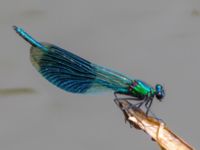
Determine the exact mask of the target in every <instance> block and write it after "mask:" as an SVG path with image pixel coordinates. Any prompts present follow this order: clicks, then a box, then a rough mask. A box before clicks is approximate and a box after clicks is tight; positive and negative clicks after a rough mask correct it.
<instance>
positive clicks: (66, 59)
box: [31, 43, 132, 93]
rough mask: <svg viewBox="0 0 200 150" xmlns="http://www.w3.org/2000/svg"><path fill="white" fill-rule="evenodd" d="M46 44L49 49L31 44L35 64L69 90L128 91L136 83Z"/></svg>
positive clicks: (44, 44) (50, 79) (56, 82)
mask: <svg viewBox="0 0 200 150" xmlns="http://www.w3.org/2000/svg"><path fill="white" fill-rule="evenodd" d="M42 45H43V46H44V47H46V48H47V49H48V50H47V51H46V50H43V49H41V48H38V47H35V46H32V47H31V61H32V64H33V65H34V66H35V68H36V69H37V70H38V71H39V72H40V73H41V74H42V75H43V76H44V77H45V78H46V79H47V80H48V81H49V82H51V83H53V84H54V85H56V86H57V87H59V88H61V89H63V90H65V91H69V92H73V93H93V92H99V91H105V90H106V89H111V90H113V91H126V90H127V89H128V86H129V85H130V84H131V83H132V80H131V79H129V78H128V77H126V76H124V75H122V74H120V73H117V72H115V71H112V70H110V69H107V68H104V67H101V66H98V65H95V64H93V63H91V62H89V61H87V60H85V59H83V58H81V57H79V56H77V55H75V54H73V53H71V52H69V51H66V50H64V49H62V48H59V47H57V46H55V45H52V44H47V43H42Z"/></svg>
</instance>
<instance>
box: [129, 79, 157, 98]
mask: <svg viewBox="0 0 200 150" xmlns="http://www.w3.org/2000/svg"><path fill="white" fill-rule="evenodd" d="M129 92H130V94H131V95H133V96H136V97H152V96H154V95H155V93H156V91H155V90H154V88H152V87H151V86H149V85H148V84H146V83H144V82H143V81H140V80H134V81H133V84H132V85H131V86H130V87H129Z"/></svg>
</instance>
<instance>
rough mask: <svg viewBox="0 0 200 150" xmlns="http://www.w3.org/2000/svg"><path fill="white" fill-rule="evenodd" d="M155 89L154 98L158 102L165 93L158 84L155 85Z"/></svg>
mask: <svg viewBox="0 0 200 150" xmlns="http://www.w3.org/2000/svg"><path fill="white" fill-rule="evenodd" d="M155 89H156V98H157V99H158V100H162V99H163V97H164V96H165V91H164V88H163V86H162V85H160V84H157V85H156V88H155Z"/></svg>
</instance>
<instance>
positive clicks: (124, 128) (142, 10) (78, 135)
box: [0, 0, 200, 150]
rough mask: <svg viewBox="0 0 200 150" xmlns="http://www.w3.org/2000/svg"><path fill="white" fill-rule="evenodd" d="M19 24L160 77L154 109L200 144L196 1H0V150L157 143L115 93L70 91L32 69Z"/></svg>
mask: <svg viewBox="0 0 200 150" xmlns="http://www.w3.org/2000/svg"><path fill="white" fill-rule="evenodd" d="M12 25H17V26H20V27H23V28H24V29H25V30H26V31H27V32H28V33H30V34H32V35H33V37H35V38H37V39H38V40H39V41H46V42H50V43H54V44H56V45H58V46H61V47H63V48H65V49H68V50H71V51H72V52H74V53H76V54H78V55H80V56H82V57H84V58H86V59H88V60H90V61H92V62H95V63H97V64H100V65H103V66H106V67H109V68H112V69H114V70H117V71H119V72H123V73H125V74H127V75H129V76H132V77H133V78H138V79H142V80H144V81H146V82H148V83H150V84H152V85H155V84H156V83H161V84H164V86H165V88H166V98H165V99H164V101H163V102H162V103H159V102H158V101H154V104H153V107H152V110H153V112H154V113H156V114H157V116H158V117H159V118H161V119H163V120H164V121H165V122H166V123H167V125H168V126H169V127H170V128H171V129H172V130H173V131H175V132H176V133H177V134H178V135H180V136H181V137H182V138H183V139H185V140H186V141H187V142H188V143H190V144H191V145H193V146H194V147H196V148H198V147H199V146H200V145H199V139H200V130H199V127H200V121H199V113H200V109H199V104H200V98H199V95H200V94H199V93H200V86H199V85H200V66H199V65H200V1H198V0H168V1H161V0H132V1H130V0H123V1H121V0H101V1H100V0H58V1H55V0H34V1H32V0H18V1H12V0H1V1H0V46H1V50H0V69H1V71H0V149H1V150H12V149H15V150H27V149H28V150H36V149H38V150H40V149H41V150H55V149H60V150H61V149H74V150H93V149H95V150H102V149H110V150H121V149H143V150H145V149H148V150H150V149H151V150H153V149H159V148H158V146H157V145H156V144H155V143H154V142H152V141H151V139H150V137H148V136H147V135H145V134H144V133H143V132H140V131H138V130H133V129H130V128H129V126H128V125H125V124H124V120H123V115H122V113H121V112H120V111H119V109H118V108H117V107H116V105H115V104H114V102H113V94H112V93H110V94H109V93H108V94H103V95H101V94H98V95H94V96H84V95H74V94H70V93H67V92H64V91H62V90H60V89H58V88H56V87H55V86H52V85H51V84H50V83H48V82H47V81H46V80H45V79H44V78H42V77H41V76H40V75H39V73H38V72H36V70H35V69H34V68H33V67H32V65H31V63H30V60H29V48H30V45H29V44H27V43H26V42H25V41H24V40H23V39H21V38H20V37H19V36H18V35H17V34H16V33H15V32H14V31H13V29H12Z"/></svg>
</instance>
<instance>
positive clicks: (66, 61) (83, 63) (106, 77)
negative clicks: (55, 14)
mask: <svg viewBox="0 0 200 150" xmlns="http://www.w3.org/2000/svg"><path fill="white" fill-rule="evenodd" d="M14 29H15V31H16V32H17V33H18V34H19V35H20V36H21V37H23V38H24V39H25V40H26V41H28V42H29V43H30V44H31V45H32V47H31V62H32V64H33V66H35V68H36V69H37V70H38V71H39V72H40V73H41V74H42V75H43V77H45V78H46V79H47V80H48V81H49V82H51V83H53V84H54V85H56V86H57V87H59V88H61V89H63V90H65V91H68V92H72V93H94V92H99V91H105V90H109V89H110V90H113V91H114V92H115V93H118V94H124V95H129V96H131V97H133V98H134V99H135V100H139V101H140V100H141V101H142V100H143V101H144V102H145V104H146V105H149V106H147V108H148V109H149V108H150V106H151V103H152V100H153V98H154V96H155V95H156V97H157V99H159V100H161V99H162V98H163V97H164V90H163V87H162V86H161V85H160V84H158V85H156V88H155V89H154V88H153V87H151V86H150V85H148V84H146V83H145V82H143V81H141V80H137V79H130V78H129V77H127V76H125V75H123V74H121V73H118V72H115V71H113V70H110V69H107V68H105V67H102V66H99V65H96V64H94V63H91V62H89V61H87V60H85V59H83V58H81V57H79V56H77V55H75V54H73V53H71V52H69V51H66V50H64V49H62V48H60V47H58V46H55V45H53V44H49V43H40V42H38V41H36V40H35V39H33V38H32V37H31V36H30V35H29V34H27V33H26V32H25V31H24V30H23V29H21V28H18V27H16V26H15V27H14ZM141 104H143V103H141Z"/></svg>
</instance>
